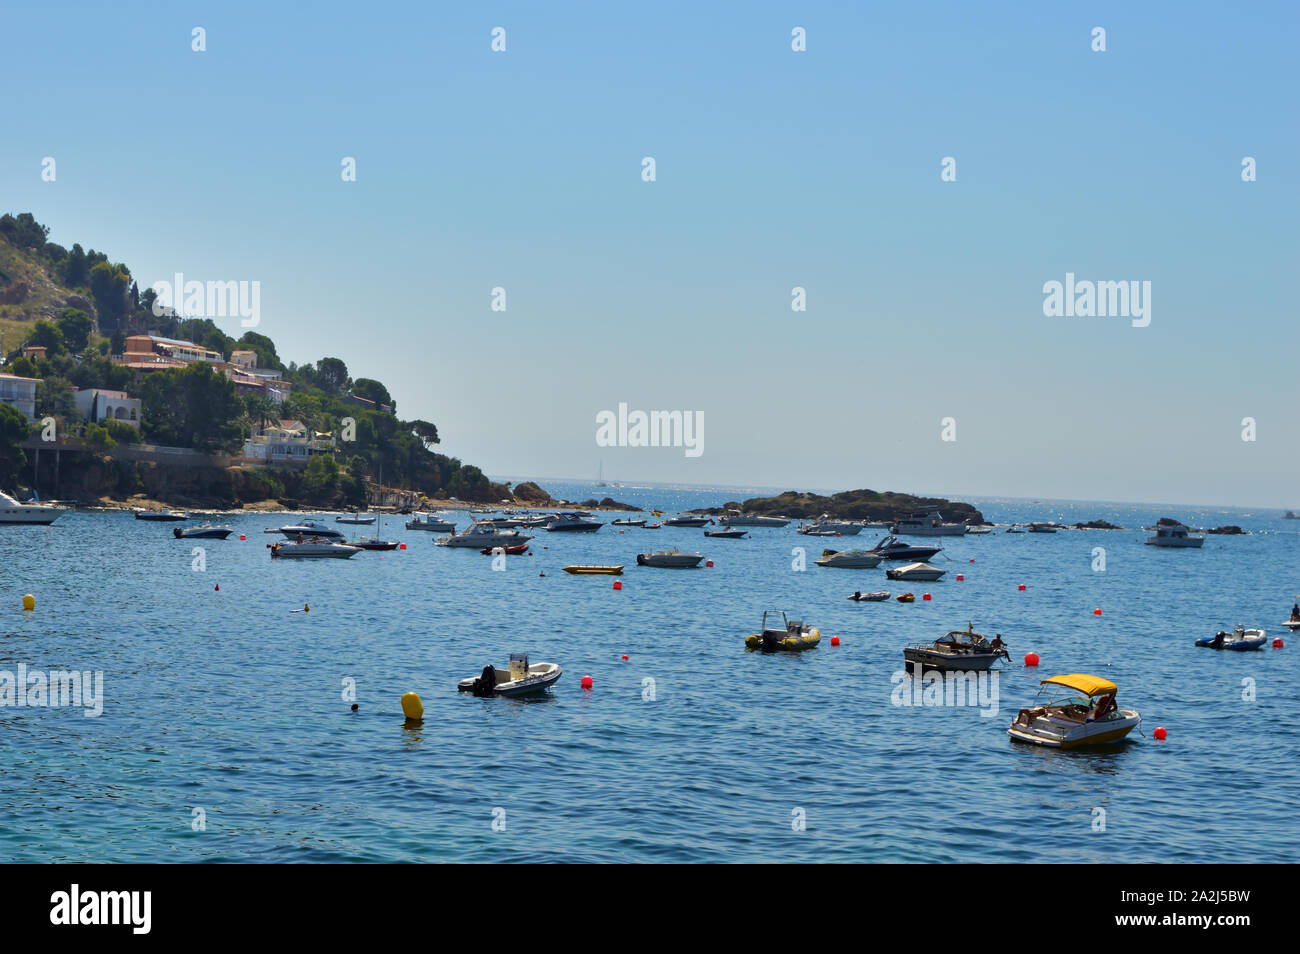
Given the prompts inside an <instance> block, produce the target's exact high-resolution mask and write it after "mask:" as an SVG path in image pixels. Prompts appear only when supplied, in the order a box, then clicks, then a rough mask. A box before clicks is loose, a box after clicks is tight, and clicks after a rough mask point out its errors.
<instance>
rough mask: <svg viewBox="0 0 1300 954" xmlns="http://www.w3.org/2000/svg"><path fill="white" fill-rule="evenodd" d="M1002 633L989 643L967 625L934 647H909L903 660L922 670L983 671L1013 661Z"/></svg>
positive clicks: (915, 644)
mask: <svg viewBox="0 0 1300 954" xmlns="http://www.w3.org/2000/svg"><path fill="white" fill-rule="evenodd" d="M1005 647H1006V644H1005V643H1003V642H1002V634H1001V633H999V634H998V635H997V636H995V637H994V638H993V641H992V642H990V641H989V640H988V639H986V638H985V637H984V636H981V635H980V634H979V633H977V632H975V630H974V627H972V626H971V624H969V623H967V624H966V628H965V629H964V630H961V629H956V630H953V631H952V632H950V633H949V634H948V635H947V636H945V637H943V638H942V639H936V640H935V641H934V642H932V643H910V644H909V645H907V646H906V647H904V649H903V660H904V661H905V662H909V663H915V664H917V665H919V666H920V667H921V668H922V669H943V670H950V669H951V670H975V671H979V670H984V669H991V668H993V664H994V663H995V662H997V661H998V660H999V659H1010V658H1011V654H1010V653H1008V652H1007V650H1006V648H1005Z"/></svg>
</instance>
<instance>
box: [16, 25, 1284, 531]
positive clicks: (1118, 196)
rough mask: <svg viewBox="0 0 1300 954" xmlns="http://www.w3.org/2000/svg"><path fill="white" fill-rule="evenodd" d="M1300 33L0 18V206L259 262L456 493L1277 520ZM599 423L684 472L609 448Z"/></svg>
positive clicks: (134, 245)
mask: <svg viewBox="0 0 1300 954" xmlns="http://www.w3.org/2000/svg"><path fill="white" fill-rule="evenodd" d="M1137 7H1140V9H1136V8H1137ZM1298 22H1300V13H1298V12H1297V7H1296V6H1295V5H1294V4H1283V3H1276V4H1269V3H1265V4H1252V5H1247V6H1243V7H1240V8H1237V7H1231V8H1229V7H1219V6H1211V5H1207V4H1194V3H1193V4H1187V3H1155V4H1141V5H1136V4H1121V3H1116V4H1106V3H1102V4H1086V5H1085V4H1065V3H1025V4H1010V3H1008V4H961V3H954V4H945V3H928V4H923V5H921V4H898V5H892V6H890V7H884V6H882V5H866V4H848V3H844V4H808V3H799V4H739V3H737V4H724V5H716V6H711V7H710V8H708V9H701V5H698V4H673V3H657V4H654V5H651V6H644V5H631V4H628V5H619V6H618V7H617V8H613V9H611V8H608V7H607V6H606V5H601V4H595V3H590V4H585V3H584V4H563V3H560V4H546V5H540V4H535V3H519V4H483V5H479V4H457V5H452V4H388V5H383V6H377V7H373V8H370V7H365V6H357V5H354V4H342V3H320V4H314V5H312V6H311V7H310V8H303V7H298V6H290V5H276V8H275V9H267V8H266V5H263V4H251V3H250V4H245V3H223V4H211V5H209V4H189V5H187V4H176V5H164V4H143V3H129V2H128V3H120V4H115V5H113V6H111V7H101V6H99V5H97V4H53V5H50V4H40V5H38V4H34V3H19V4H17V5H13V4H10V5H8V7H7V9H6V14H5V31H4V32H5V56H4V57H3V58H0V72H2V73H3V77H4V88H5V90H6V91H7V93H8V94H9V95H8V96H7V97H6V109H5V114H6V115H5V127H6V132H5V135H4V137H3V139H2V140H0V184H2V186H3V196H4V202H3V203H0V205H3V207H4V209H5V210H7V211H13V212H18V211H31V212H33V213H34V214H35V215H36V217H37V218H38V219H39V220H40V221H42V222H44V223H45V224H47V225H49V226H51V228H52V232H51V238H52V239H53V240H54V241H57V242H61V243H63V244H66V245H71V244H72V243H73V242H81V243H82V244H83V245H85V246H87V247H89V246H94V247H95V248H98V249H102V250H104V251H106V252H107V253H108V254H109V256H110V257H111V258H112V259H114V260H117V261H123V262H125V263H126V264H127V265H128V266H130V267H131V269H132V270H133V272H134V274H135V275H136V277H137V279H138V280H139V281H140V283H141V286H142V287H144V286H145V285H147V284H150V283H152V282H154V281H157V280H161V279H167V278H170V277H171V275H172V274H173V273H174V272H176V271H182V272H184V273H185V275H186V277H187V278H192V279H199V280H221V281H228V280H247V281H254V280H255V281H259V282H260V283H261V286H262V316H261V325H260V327H259V328H258V329H257V330H259V331H261V332H262V333H264V334H267V335H269V336H271V337H272V338H273V339H274V340H275V341H276V343H277V345H278V346H279V350H280V353H281V355H282V356H283V357H284V358H285V359H286V360H288V359H293V360H297V361H299V362H302V361H310V360H315V359H316V358H318V357H321V356H323V355H336V356H339V357H342V358H344V360H346V361H347V363H348V366H349V369H350V370H351V371H352V373H353V374H354V375H356V376H366V377H374V378H378V379H380V380H382V381H384V382H385V383H386V384H387V385H388V387H389V389H390V390H391V391H392V393H393V395H394V397H395V398H396V399H397V401H398V404H399V411H400V413H401V414H402V416H404V417H416V416H418V417H423V418H426V419H429V420H432V421H434V422H435V423H437V424H438V427H439V430H440V432H441V434H442V436H443V450H444V451H445V452H447V453H451V454H454V455H456V456H459V457H461V458H462V459H464V460H467V461H471V462H474V463H477V464H479V465H480V466H482V467H483V468H484V469H485V470H486V471H488V472H489V473H496V474H528V473H534V474H537V475H538V476H546V475H550V476H594V475H595V473H596V469H597V466H598V464H599V463H600V462H601V461H603V463H604V472H605V476H606V478H607V479H617V480H624V481H633V480H661V481H674V482H699V483H735V484H758V485H769V486H790V487H792V488H793V487H844V488H849V487H862V486H869V487H873V488H876V489H895V490H914V491H921V492H936V493H943V492H952V493H969V494H1004V495H1012V496H1030V497H1058V498H1075V499H1113V500H1149V501H1160V502H1172V503H1223V504H1243V505H1265V506H1291V507H1300V488H1298V487H1297V486H1296V481H1295V475H1296V471H1297V464H1300V450H1298V449H1297V448H1298V447H1300V426H1297V421H1296V411H1297V408H1298V407H1300V374H1297V352H1298V351H1300V348H1298V347H1297V345H1300V333H1297V330H1296V318H1297V315H1296V295H1295V291H1294V286H1295V276H1296V275H1297V274H1298V272H1300V270H1298V269H1297V253H1298V252H1300V240H1298V238H1297V236H1298V235H1300V230H1298V229H1297V221H1300V217H1298V215H1297V213H1300V201H1298V200H1297V183H1298V182H1300V161H1298V154H1297V147H1298V146H1300V133H1298V132H1297V129H1298V128H1300V127H1298V126H1297V118H1298V117H1297V107H1296V100H1295V91H1296V89H1297V72H1298V69H1297V66H1296V60H1295V57H1294V50H1295V48H1296V45H1297V40H1298V39H1300V36H1298V35H1297V34H1298V33H1300V31H1298V30H1297V24H1298ZM196 26H201V27H203V28H205V30H206V31H207V50H206V51H205V52H202V53H196V52H193V51H192V50H191V48H190V38H191V29H192V28H193V27H196ZM496 26H502V27H504V28H505V29H506V31H507V33H506V43H507V50H506V52H504V53H494V52H492V50H491V49H490V42H491V30H492V28H493V27H496ZM795 26H802V27H804V28H805V29H806V31H807V46H808V49H807V51H806V52H803V53H796V52H793V51H792V50H791V48H790V32H791V29H792V28H793V27H795ZM1096 26H1102V27H1104V28H1105V29H1106V31H1107V35H1106V45H1107V50H1106V52H1104V53H1097V52H1093V51H1092V49H1091V42H1092V41H1091V31H1092V29H1093V27H1096ZM45 156H53V157H54V158H55V159H56V161H57V164H58V165H57V173H58V177H57V180H56V181H55V182H52V183H51V182H42V181H41V178H40V163H41V159H42V158H43V157H45ZM344 156H353V157H355V158H356V160H357V181H356V182H350V183H345V182H342V181H341V179H340V174H339V173H340V162H341V159H342V158H343V157H344ZM644 156H653V157H654V158H655V160H656V164H657V181H655V182H653V183H647V182H643V181H642V179H641V160H642V157H644ZM945 156H952V157H954V158H955V160H956V171H957V181H955V182H941V181H940V162H941V160H942V159H943V157H945ZM1245 156H1252V157H1254V158H1255V159H1256V161H1257V164H1258V165H1257V168H1258V180H1257V181H1255V182H1251V183H1245V182H1242V180H1241V161H1242V158H1243V157H1245ZM1066 272H1074V273H1075V274H1076V275H1077V276H1078V277H1079V278H1080V279H1084V278H1089V279H1094V280H1116V281H1117V280H1139V281H1150V282H1151V283H1152V320H1151V324H1150V326H1149V327H1146V328H1133V327H1131V326H1130V324H1129V322H1127V321H1125V320H1123V319H1110V318H1073V319H1066V318H1048V317H1045V316H1044V315H1043V312H1042V302H1043V292H1042V286H1043V283H1044V282H1047V281H1051V280H1058V281H1060V280H1064V277H1065V274H1066ZM496 286H501V287H504V288H505V289H506V294H507V310H506V311H505V312H493V311H491V310H490V307H489V305H490V300H491V290H492V289H493V288H494V287H496ZM794 286H802V287H804V288H806V289H807V295H808V310H807V312H804V313H794V312H792V311H791V309H790V300H791V289H792V288H793V287H794ZM225 325H226V330H227V331H228V332H230V333H232V334H235V335H238V334H239V333H241V330H242V329H240V328H239V327H238V321H237V320H230V321H227V322H225ZM620 402H626V403H628V404H629V405H630V406H631V407H632V408H640V409H645V410H654V409H665V410H667V409H680V410H689V411H697V412H702V414H703V416H704V419H705V444H704V453H703V454H702V455H701V456H699V457H697V458H688V457H686V456H685V454H684V453H683V451H682V449H680V448H601V447H598V446H597V445H596V442H595V432H596V424H595V417H596V414H597V413H598V412H599V411H601V410H612V409H616V408H617V406H618V404H619V403H620ZM944 417H954V418H955V419H956V422H957V427H956V437H957V439H956V441H951V442H945V441H942V440H941V439H940V432H941V426H940V421H941V419H942V418H944ZM1244 417H1253V418H1255V420H1256V421H1257V440H1255V441H1253V442H1245V441H1243V440H1242V439H1241V432H1242V425H1241V421H1242V419H1243V418H1244Z"/></svg>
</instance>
